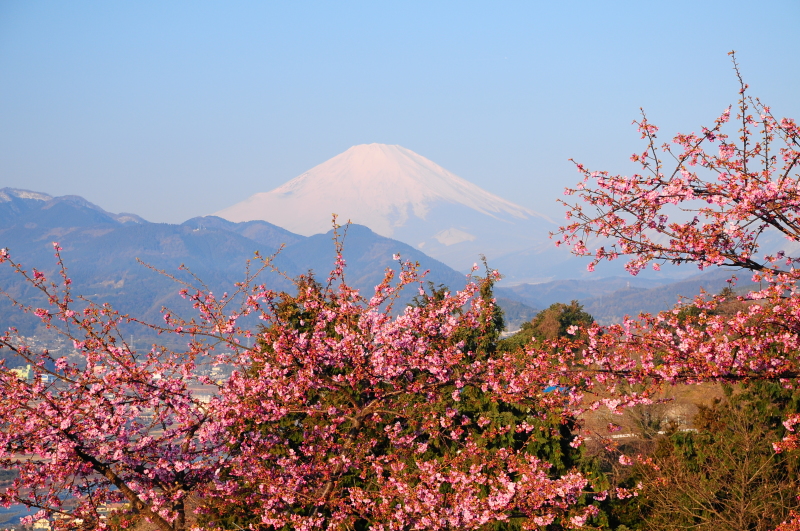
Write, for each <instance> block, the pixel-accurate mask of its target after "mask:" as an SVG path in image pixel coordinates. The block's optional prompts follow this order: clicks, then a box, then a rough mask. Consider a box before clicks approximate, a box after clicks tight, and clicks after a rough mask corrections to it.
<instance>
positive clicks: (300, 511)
mask: <svg viewBox="0 0 800 531" xmlns="http://www.w3.org/2000/svg"><path fill="white" fill-rule="evenodd" d="M337 245H338V244H337ZM55 248H56V256H57V260H58V264H59V273H58V275H57V277H56V279H57V281H56V280H48V278H47V276H46V275H45V274H44V273H42V272H41V271H38V270H36V269H32V270H30V271H28V270H26V269H24V268H23V267H22V266H21V265H20V264H18V263H17V262H15V261H14V260H13V259H12V257H11V256H10V254H9V252H8V251H6V250H3V252H2V255H1V256H0V261H1V262H3V263H5V264H6V265H8V266H10V267H12V268H14V269H15V270H16V271H17V273H18V274H19V275H21V276H22V277H23V278H24V279H25V280H26V281H27V282H28V283H29V284H30V285H31V286H33V287H35V288H37V289H38V290H40V291H41V293H43V294H44V295H45V297H46V300H47V302H48V304H47V306H46V307H43V308H37V307H34V306H29V305H26V304H25V303H24V302H23V301H17V300H14V299H12V302H13V303H14V304H15V305H17V306H18V307H19V309H20V310H21V311H24V312H29V313H31V314H34V315H36V316H38V317H39V318H40V319H41V320H42V322H43V323H44V324H45V325H46V326H47V327H48V328H50V329H51V330H53V331H55V332H57V333H59V334H62V335H63V336H64V337H66V338H68V339H69V340H70V341H72V342H73V345H74V348H75V352H76V354H75V355H74V356H72V357H70V358H69V359H67V358H66V357H56V356H55V355H54V354H52V353H50V352H49V351H48V350H46V349H40V350H36V349H34V348H32V347H31V346H30V345H28V344H26V342H25V338H23V337H20V336H19V335H17V334H15V332H14V331H13V330H10V331H8V332H6V333H4V334H3V336H2V337H0V346H2V348H3V349H4V350H6V351H7V354H8V356H6V358H9V356H12V355H13V356H16V358H17V360H18V361H19V360H22V361H24V362H25V363H27V364H30V365H31V366H32V368H33V378H32V379H31V380H23V379H21V378H20V377H19V376H18V374H17V373H15V372H14V371H11V370H9V369H8V368H6V367H5V366H4V365H3V366H2V367H0V385H2V386H3V397H2V398H0V419H2V430H0V466H2V467H3V468H12V469H15V470H17V471H18V472H19V476H18V478H17V479H16V480H15V482H14V484H13V486H12V487H11V488H9V489H7V490H6V491H5V492H3V493H1V494H0V502H2V503H4V504H6V505H8V504H11V503H24V504H26V505H28V506H29V507H34V508H39V509H41V512H40V513H39V514H37V515H35V516H34V517H32V518H31V519H32V520H35V519H38V518H41V517H48V516H54V515H60V516H61V518H60V519H57V520H55V525H57V526H61V527H63V528H69V529H75V528H80V527H83V528H85V529H105V528H108V527H109V525H110V523H109V521H108V520H104V519H102V518H101V517H100V516H99V515H100V513H101V510H102V509H103V507H104V505H107V504H110V503H119V502H126V503H127V504H129V506H130V510H129V511H128V512H125V513H120V514H118V515H117V517H116V518H114V525H115V526H116V527H120V528H125V527H130V526H131V525H132V524H134V523H136V522H141V521H142V519H144V520H146V521H148V522H150V524H149V525H151V526H152V527H153V528H156V529H160V530H164V531H167V530H171V531H173V530H174V531H177V530H183V529H189V528H193V527H197V526H202V527H203V528H204V529H213V528H222V526H223V525H224V521H223V520H224V518H225V517H229V516H231V515H233V516H234V517H235V516H236V515H237V511H242V510H244V511H247V513H248V514H247V515H246V516H247V522H246V525H247V527H248V528H251V529H277V528H292V529H350V528H354V527H359V528H364V527H368V528H374V529H454V528H458V529H476V528H479V527H481V526H485V525H488V524H492V523H497V522H506V521H514V522H516V523H517V524H519V525H521V526H522V527H525V528H537V527H543V526H547V525H551V524H552V525H563V526H566V527H580V526H582V525H584V524H585V523H587V522H588V521H589V519H591V518H592V516H593V515H594V514H595V513H596V512H597V509H596V508H595V506H594V505H592V504H591V503H590V502H591V495H590V494H591V493H592V485H591V484H590V478H588V477H585V476H584V475H582V474H581V473H579V472H578V471H577V470H575V469H567V470H563V471H559V472H558V473H556V472H555V471H554V470H553V467H552V466H551V463H549V462H548V461H546V460H545V459H544V458H542V457H541V456H539V455H537V451H536V448H537V443H536V440H537V438H541V437H542V433H543V432H542V430H545V429H549V428H547V427H548V426H551V425H552V421H553V419H554V418H556V419H557V418H560V417H563V418H570V419H571V418H574V414H575V413H574V411H575V410H577V409H579V408H580V403H581V400H582V398H581V395H580V394H579V393H562V392H550V393H547V392H545V389H546V388H547V387H548V386H552V385H559V384H562V383H564V382H563V379H561V378H560V377H559V376H558V374H557V372H558V371H555V372H554V371H553V370H552V369H553V368H554V367H560V366H565V365H564V364H565V363H566V362H565V361H564V360H563V352H565V351H569V352H577V349H576V348H575V347H574V346H573V347H570V346H569V339H568V338H562V340H561V341H562V345H561V346H560V347H559V348H555V347H554V348H552V349H550V350H546V351H545V350H542V351H541V352H540V353H539V354H538V361H539V363H532V360H531V359H530V358H529V357H528V354H527V353H525V352H524V351H517V352H515V353H498V352H495V351H494V350H493V349H491V348H488V347H487V346H486V345H488V344H491V341H487V339H486V338H488V337H492V336H493V334H496V330H495V329H494V326H495V325H496V322H497V312H496V308H495V304H494V301H493V299H491V297H490V296H489V293H490V289H487V288H490V287H491V284H492V283H493V282H494V281H496V279H497V273H496V272H493V271H487V275H486V278H483V279H479V278H477V277H476V278H473V279H472V281H471V282H469V283H468V284H467V286H466V288H465V289H464V290H462V291H459V292H445V293H439V294H437V295H436V296H432V295H429V294H427V293H426V292H425V291H424V290H423V289H422V287H421V286H422V282H421V281H422V279H421V277H420V275H419V274H418V273H417V272H416V268H415V266H414V265H412V264H409V263H401V264H400V272H399V273H398V274H397V278H395V274H394V273H393V272H392V271H391V270H389V271H387V274H386V278H385V280H384V281H383V282H382V283H381V284H380V285H379V286H377V287H376V289H375V293H374V294H373V295H372V297H371V298H369V299H365V298H364V297H362V296H361V295H360V294H359V293H358V292H357V291H355V290H353V289H351V288H350V287H349V286H348V285H347V283H346V282H345V281H344V272H345V267H344V261H343V259H342V255H341V246H337V251H338V253H337V260H336V264H335V268H334V270H333V271H332V273H331V274H330V277H329V278H328V279H327V283H326V285H325V286H322V285H319V284H317V283H316V282H314V281H313V280H312V279H309V278H300V279H298V280H297V282H296V288H297V291H298V292H297V294H296V295H289V294H286V293H277V292H274V291H272V290H270V289H268V288H267V287H266V286H265V285H263V284H256V282H255V281H254V278H255V275H250V274H248V276H247V278H246V280H245V281H244V282H242V283H241V284H238V285H237V286H236V288H235V290H234V292H233V293H231V294H224V295H223V296H221V297H219V296H215V295H214V294H213V293H211V292H209V291H208V290H207V289H205V288H203V286H202V285H200V286H199V287H195V286H194V285H193V284H189V283H185V284H183V285H182V286H178V287H180V288H181V294H182V295H183V296H184V297H185V298H186V299H187V300H188V301H189V302H191V304H192V306H193V311H192V313H185V312H179V311H173V310H168V309H165V310H164V315H163V319H164V322H163V323H161V324H157V325H156V324H150V325H148V326H149V327H150V328H151V330H153V331H157V332H159V333H163V334H176V335H178V336H179V337H182V338H184V339H185V340H186V343H187V347H186V349H185V350H183V351H174V350H170V349H167V348H165V347H162V346H157V345H156V346H153V347H152V348H151V349H150V350H147V351H138V350H136V349H134V348H133V347H132V346H131V345H130V344H128V343H126V342H125V341H124V338H123V334H122V331H121V327H122V326H123V325H125V324H127V323H131V322H137V321H136V320H135V319H134V318H132V317H129V316H124V315H120V314H118V313H116V312H115V311H114V310H113V309H111V308H110V307H108V306H107V305H98V304H95V303H92V302H91V301H87V300H83V299H81V298H79V297H76V296H74V295H73V294H72V290H71V282H70V280H69V276H68V274H67V270H66V268H65V267H64V265H63V262H62V258H61V253H60V248H59V247H58V245H57V244H56V245H55ZM259 259H260V258H259ZM260 267H261V268H262V269H263V268H269V267H270V259H263V260H262V263H261V266H260ZM415 286H416V289H419V290H420V297H419V298H418V300H421V301H422V303H421V304H417V305H416V306H409V307H406V308H404V309H402V311H400V310H397V311H396V309H395V308H393V305H394V303H395V300H396V297H397V294H398V293H399V290H401V289H404V288H405V289H411V288H414V287H415ZM255 316H257V317H259V318H260V321H261V322H262V323H263V326H262V327H260V328H255V329H253V328H248V327H244V326H241V325H240V324H239V323H240V322H242V321H243V320H245V319H250V318H252V317H255ZM251 340H255V341H252V342H251ZM249 344H252V345H253V346H251V347H248V346H246V345H249ZM204 363H211V364H227V365H230V366H233V367H235V370H234V372H233V373H232V374H231V376H230V378H229V379H227V380H225V381H214V380H212V379H211V378H210V377H208V376H203V375H201V373H200V371H199V370H198V369H199V367H200V365H201V364H204ZM45 377H46V378H45ZM576 381H577V377H576ZM198 387H204V388H206V389H211V390H213V393H209V394H211V395H212V396H210V397H206V398H205V399H201V397H200V396H197V392H196V390H197V388H198ZM579 443H580V440H579V439H578V440H576V441H573V444H574V445H576V446H577V445H578V444H579ZM587 494H589V495H590V496H589V498H588V499H587V497H586V496H587ZM594 495H595V496H603V494H602V493H600V492H595V493H594ZM587 500H588V501H587Z"/></svg>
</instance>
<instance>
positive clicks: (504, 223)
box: [214, 144, 569, 281]
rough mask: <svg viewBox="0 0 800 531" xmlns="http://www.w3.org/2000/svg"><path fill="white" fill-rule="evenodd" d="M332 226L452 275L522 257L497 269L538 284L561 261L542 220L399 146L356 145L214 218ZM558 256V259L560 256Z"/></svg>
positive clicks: (549, 226) (311, 228)
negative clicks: (363, 230) (355, 228)
mask: <svg viewBox="0 0 800 531" xmlns="http://www.w3.org/2000/svg"><path fill="white" fill-rule="evenodd" d="M333 213H336V214H337V215H338V222H339V223H344V222H345V221H348V220H349V221H351V222H353V223H357V224H361V225H366V226H367V227H369V228H370V229H372V230H373V231H375V232H376V233H378V234H380V235H382V236H386V237H390V238H394V239H396V240H400V241H402V242H404V243H407V244H409V245H411V246H413V247H416V248H417V249H419V250H421V251H422V252H424V253H425V254H427V255H429V256H431V257H433V258H436V259H437V260H440V261H442V262H444V263H446V264H447V265H449V266H451V267H453V268H454V269H457V270H462V271H463V270H466V269H469V268H470V267H471V266H472V264H473V263H474V262H476V261H477V260H478V259H479V256H480V255H485V256H486V257H487V259H488V260H489V264H490V265H493V261H495V260H496V259H499V258H501V257H503V256H506V255H507V256H511V255H516V254H517V253H520V252H523V253H526V256H528V257H530V258H531V259H532V260H531V262H529V263H527V264H519V265H518V266H515V267H513V269H514V271H509V270H507V269H506V270H502V269H501V272H502V273H504V274H505V275H506V276H510V277H511V278H512V279H514V280H516V281H521V280H526V281H532V280H534V281H535V280H539V281H541V280H545V279H547V278H549V277H552V276H553V275H552V273H551V272H549V271H544V270H543V268H542V267H537V264H536V262H540V264H539V266H542V265H543V264H544V263H546V264H547V266H548V267H549V266H553V265H554V263H555V262H559V261H564V260H568V259H569V253H560V252H559V253H557V255H558V257H557V258H556V259H555V260H553V258H555V257H550V258H548V259H547V260H537V258H542V257H541V256H539V255H541V254H542V253H544V254H547V255H551V254H555V251H556V249H554V248H553V244H552V242H551V241H550V240H549V237H548V234H549V232H550V231H552V230H554V229H555V228H556V225H555V223H553V221H551V220H550V219H549V218H547V217H546V216H544V215H542V214H539V213H537V212H534V211H533V210H530V209H528V208H525V207H523V206H520V205H517V204H515V203H512V202H511V201H508V200H506V199H503V198H501V197H498V196H496V195H494V194H492V193H490V192H487V191H486V190H483V189H482V188H480V187H478V186H476V185H474V184H472V183H470V182H468V181H466V180H464V179H462V178H461V177H458V176H457V175H454V174H453V173H451V172H449V171H447V170H446V169H444V168H442V167H441V166H439V165H438V164H436V163H435V162H432V161H431V160H428V159H427V158H425V157H423V156H421V155H419V154H417V153H414V152H413V151H411V150H409V149H406V148H404V147H401V146H391V145H385V144H363V145H358V146H353V147H351V148H350V149H348V150H347V151H345V152H344V153H341V154H339V155H337V156H335V157H333V158H332V159H330V160H328V161H326V162H323V163H322V164H320V165H318V166H316V167H314V168H312V169H310V170H308V171H307V172H305V173H303V174H302V175H300V176H298V177H295V178H294V179H292V180H290V181H288V182H287V183H285V184H283V185H282V186H280V187H278V188H276V189H274V190H272V191H270V192H264V193H257V194H255V195H253V196H251V197H249V198H248V199H246V200H244V201H242V202H240V203H238V204H235V205H233V206H231V207H228V208H226V209H224V210H221V211H219V212H216V213H215V214H214V215H216V216H219V217H221V218H225V219H227V220H229V221H234V222H242V221H252V220H264V221H268V222H270V223H273V224H275V225H278V226H281V227H283V228H285V229H287V230H290V231H292V232H295V233H298V234H303V235H306V236H310V235H312V234H319V233H324V232H327V231H328V230H330V228H331V215H332V214H333ZM562 255H563V256H562Z"/></svg>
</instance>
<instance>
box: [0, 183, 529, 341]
mask: <svg viewBox="0 0 800 531" xmlns="http://www.w3.org/2000/svg"><path fill="white" fill-rule="evenodd" d="M340 232H341V233H342V234H346V237H345V246H344V257H345V260H346V261H347V269H346V278H347V281H348V282H349V283H350V284H351V285H352V286H354V287H356V288H358V289H360V290H361V291H362V292H363V293H365V294H369V293H371V291H372V290H373V289H374V287H375V286H376V285H377V284H378V283H379V282H380V281H381V279H382V278H383V275H384V271H385V270H386V269H387V268H397V262H396V261H395V260H394V259H393V255H394V254H400V255H401V256H402V258H403V259H409V260H412V261H417V262H419V263H420V267H421V269H422V270H423V271H424V270H428V271H429V273H428V275H427V277H426V280H429V281H431V282H433V283H434V284H435V285H440V284H443V285H447V286H449V287H451V288H452V289H458V288H461V287H463V285H464V284H465V281H466V277H465V275H464V274H462V273H459V272H457V271H455V270H453V269H451V268H450V267H448V266H446V265H445V264H442V263H441V262H438V261H437V260H434V259H432V258H430V257H428V256H427V255H425V254H424V253H422V252H421V251H419V250H417V249H414V248H413V247H411V246H408V245H406V244H404V243H402V242H399V241H396V240H392V239H389V238H385V237H383V236H379V235H377V234H375V233H374V232H372V231H371V230H370V229H368V228H367V227H363V226H360V225H350V226H348V227H343V228H342V229H340ZM332 238H333V234H332V231H328V232H327V233H326V234H318V235H314V236H311V237H306V236H302V235H299V234H294V233H292V232H289V231H287V230H285V229H282V228H280V227H277V226H275V225H273V224H270V223H267V222H264V221H248V222H242V223H233V222H230V221H227V220H224V219H222V218H218V217H214V216H206V217H199V218H193V219H190V220H188V221H186V222H185V223H182V224H180V225H170V224H165V223H149V222H147V221H145V220H143V219H142V218H140V217H138V216H135V215H132V214H112V213H109V212H106V211H105V210H103V209H102V208H100V207H98V206H97V205H94V204H92V203H90V202H88V201H86V200H85V199H82V198H80V197H77V196H64V197H52V196H49V195H47V194H43V193H38V192H31V191H27V190H18V189H10V188H4V189H2V190H0V247H5V248H8V249H9V250H10V251H11V253H12V256H13V257H14V258H15V260H17V261H21V262H22V263H23V264H24V265H26V266H28V267H32V266H35V267H37V268H39V269H41V270H42V271H45V272H48V273H49V274H50V275H52V274H53V273H54V272H55V270H54V268H55V260H54V257H53V249H52V242H53V241H58V242H59V244H60V245H61V246H62V247H63V249H64V250H63V253H62V254H63V257H64V259H65V261H66V264H67V266H68V268H69V272H70V275H71V276H72V277H73V280H74V282H75V291H76V293H80V294H83V295H86V296H88V297H90V298H92V299H94V300H96V301H98V302H110V303H111V304H112V305H113V306H114V307H115V308H117V309H119V310H120V311H123V312H126V313H130V314H132V315H136V316H141V317H145V318H147V319H150V320H158V319H159V312H160V309H161V307H162V306H169V307H172V308H182V307H183V308H184V309H185V302H184V301H183V299H181V298H180V297H178V296H177V290H178V289H179V286H177V285H176V284H175V283H174V281H172V280H170V279H168V278H166V277H164V276H162V275H159V274H157V273H156V272H154V271H153V270H151V269H148V268H146V267H144V266H143V265H141V264H140V263H137V259H140V260H141V261H143V262H145V263H147V264H150V265H151V266H152V267H153V268H157V269H162V270H165V271H167V272H169V273H172V274H174V275H176V276H177V277H178V278H181V279H183V280H187V281H188V280H191V278H190V277H189V276H188V275H187V274H186V273H182V272H179V271H178V267H179V266H180V265H181V264H183V265H185V266H187V267H188V268H189V269H190V270H191V271H192V272H193V273H195V274H196V275H197V276H198V277H199V278H201V279H202V280H203V281H204V282H205V283H206V284H207V285H208V286H209V287H210V288H212V289H213V290H214V291H215V292H221V291H230V290H231V289H232V287H233V284H234V283H235V282H238V281H241V280H242V279H243V275H244V269H245V264H246V261H247V260H248V259H249V258H252V256H253V253H254V252H255V251H257V250H258V251H260V252H261V253H262V255H271V254H273V253H275V252H277V251H278V249H279V248H280V247H281V246H282V245H283V246H285V247H284V248H283V250H282V251H281V252H280V253H279V254H278V255H277V258H276V259H275V262H274V263H275V265H276V267H278V268H279V269H280V270H282V271H283V272H285V273H286V275H287V276H289V277H295V276H297V275H299V274H303V273H306V272H308V271H309V270H311V271H313V272H315V274H316V275H317V277H318V278H319V279H320V280H321V281H324V280H325V278H326V277H327V275H328V272H329V271H330V269H331V268H332V265H333V262H334V258H335V250H334V244H333V241H332ZM263 281H264V282H266V283H267V284H268V285H269V286H270V287H272V288H273V289H278V290H290V289H291V288H292V286H291V284H290V282H289V281H288V280H286V278H284V277H282V276H280V275H277V274H274V273H267V274H265V276H264V277H263ZM0 283H1V284H0V285H1V286H2V287H3V289H5V290H6V291H8V292H10V293H11V294H12V295H14V296H21V297H23V298H26V297H34V298H36V297H39V295H38V294H37V293H36V292H35V291H34V290H31V289H30V288H29V287H27V286H25V285H24V284H22V283H20V281H19V279H18V278H17V276H15V275H13V274H11V272H10V271H9V269H8V268H0ZM412 291H414V293H412ZM415 294H416V292H415V290H409V293H408V294H407V295H406V299H407V300H406V301H405V302H408V300H410V299H411V297H412V296H413V295H415ZM498 296H499V297H500V298H501V299H502V296H500V295H498ZM401 302H403V301H401ZM504 305H505V306H507V307H508V308H509V317H510V318H511V321H512V322H513V321H515V320H516V321H519V320H520V319H523V320H524V319H530V318H531V317H532V316H533V315H534V314H535V310H536V309H534V308H530V307H528V306H526V305H524V304H522V303H520V302H519V301H516V300H515V301H511V300H508V301H505V304H504ZM0 320H1V321H0V322H2V323H4V324H5V325H6V326H8V325H14V326H18V327H21V329H23V330H24V331H26V332H28V333H31V332H32V331H33V330H35V328H36V323H37V321H36V320H35V319H33V318H27V319H26V318H20V316H19V312H18V311H16V310H13V309H11V308H10V306H9V305H8V304H4V303H2V302H0Z"/></svg>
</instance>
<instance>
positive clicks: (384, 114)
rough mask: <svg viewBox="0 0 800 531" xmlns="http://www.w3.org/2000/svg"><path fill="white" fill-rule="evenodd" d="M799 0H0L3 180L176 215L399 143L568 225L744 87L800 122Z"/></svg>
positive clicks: (155, 216) (114, 206)
mask: <svg viewBox="0 0 800 531" xmlns="http://www.w3.org/2000/svg"><path fill="white" fill-rule="evenodd" d="M798 23H800V2H797V1H796V0H791V1H774V2H760V3H758V4H756V3H755V2H741V1H725V2H716V1H705V2H696V1H695V2H658V3H656V2H533V1H529V2H503V3H498V2H491V3H490V2H484V3H477V2H402V3H401V2H395V3H388V2H302V1H298V2H281V3H278V2H272V3H270V2H225V3H223V2H216V3H211V2H177V1H175V2H146V1H139V2H96V3H94V2H79V1H75V2H23V1H2V2H0V187H2V186H11V187H18V188H28V189H33V190H37V191H42V192H47V193H50V194H53V195H63V194H77V195H81V196H84V197H86V198H87V199H89V200H90V201H93V202H95V203H97V204H99V205H101V206H102V207H104V208H106V209H107V210H110V211H113V212H119V211H127V212H135V213H138V214H140V215H142V216H143V217H145V218H146V219H149V220H151V221H168V222H181V221H184V220H186V219H188V218H190V217H193V216H197V215H205V214H208V213H211V212H214V211H216V210H219V209H221V208H224V207H227V206H229V205H231V204H233V203H236V202H238V201H240V200H242V199H244V198H246V197H248V196H249V195H251V194H253V193H256V192H263V191H268V190H271V189H272V188H274V187H276V186H278V185H280V184H282V183H283V182H285V181H287V180H289V179H290V178H292V177H295V176H296V175H298V174H300V173H302V172H303V171H305V170H307V169H309V168H311V167H313V166H315V165H317V164H319V163H321V162H323V161H325V160H327V159H328V158H330V157H332V156H334V155H336V154H338V153H340V152H342V151H344V150H345V149H347V148H348V147H350V146H352V145H355V144H361V143H370V142H381V143H388V144H400V145H402V146H405V147H407V148H409V149H412V150H414V151H416V152H417V153H420V154H421V155H423V156H425V157H428V158H429V159H432V160H433V161H435V162H437V163H439V164H441V165H442V166H444V167H445V168H447V169H449V170H451V171H453V172H454V173H456V174H458V175H460V176H462V177H464V178H466V179H468V180H470V181H472V182H474V183H476V184H478V185H479V186H482V187H484V188H486V189H487V190H489V191H491V192H494V193H496V194H498V195H501V196H503V197H506V198H507V199H510V200H512V201H515V202H517V203H520V204H522V205H524V206H527V207H529V208H533V209H535V210H538V211H540V212H543V213H545V214H548V215H550V216H551V217H553V218H556V219H559V220H560V219H562V218H563V214H562V210H561V208H560V207H559V206H558V205H556V203H555V199H556V198H558V197H560V196H561V191H562V189H563V187H564V186H566V185H571V184H574V183H575V182H576V180H577V179H578V174H577V173H576V172H575V170H574V168H573V167H572V166H571V164H570V163H569V162H568V160H567V159H569V158H570V157H573V158H576V159H578V160H580V161H581V162H584V163H586V164H587V165H589V166H590V167H592V168H595V169H608V170H612V171H627V170H628V169H629V168H630V166H629V163H628V161H627V159H628V156H629V155H630V154H631V153H632V152H634V151H639V150H640V148H641V144H640V141H639V140H638V135H637V133H636V131H635V129H634V128H633V127H631V126H630V122H631V121H632V120H633V119H634V118H636V117H637V116H638V109H639V107H644V108H645V110H647V112H648V115H649V116H650V118H651V120H652V121H653V122H655V123H656V124H658V125H660V127H661V130H662V133H664V135H663V136H662V138H664V139H666V138H667V136H668V134H671V133H674V132H677V131H681V132H689V131H693V130H699V127H700V125H703V124H708V123H710V122H711V121H712V120H713V118H714V117H715V116H717V115H718V114H719V113H720V112H721V111H722V110H723V109H724V108H725V106H726V105H727V104H729V103H733V102H735V100H736V91H737V85H736V79H735V77H734V75H733V72H732V71H731V65H730V61H729V59H728V57H727V55H726V53H727V52H728V51H729V50H731V49H735V50H737V52H738V57H739V61H740V63H741V67H742V71H743V73H744V75H745V77H746V80H747V81H748V82H749V83H750V85H751V87H752V93H753V94H755V95H758V96H760V97H761V98H762V100H764V101H765V102H766V103H768V104H770V105H771V106H772V107H773V110H774V111H775V112H776V113H777V114H780V115H782V116H791V117H795V118H800V98H798V94H799V93H800V89H798V86H800V83H798V82H799V81H800V60H799V59H798V54H797V50H796V48H797V46H796V43H797V34H798Z"/></svg>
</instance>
